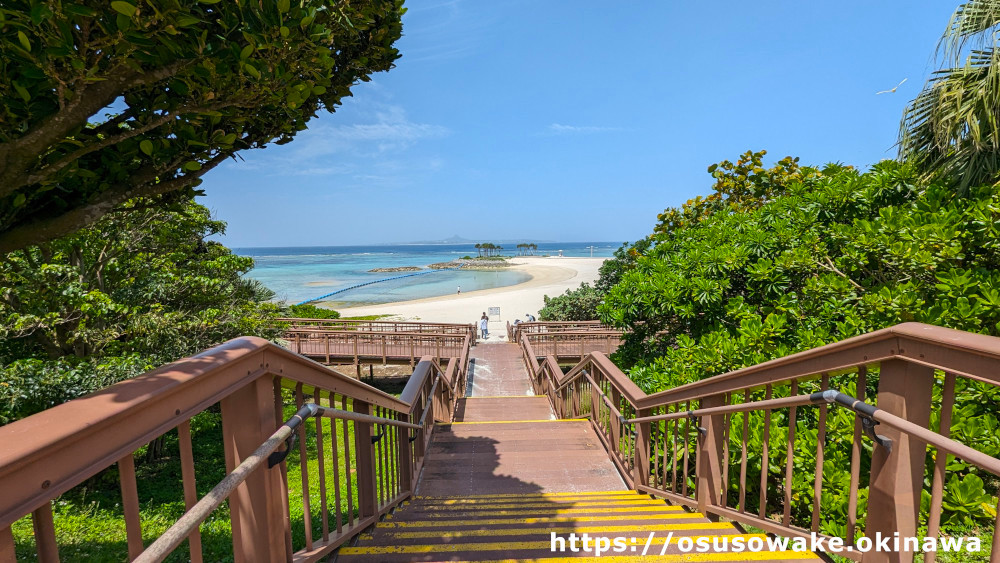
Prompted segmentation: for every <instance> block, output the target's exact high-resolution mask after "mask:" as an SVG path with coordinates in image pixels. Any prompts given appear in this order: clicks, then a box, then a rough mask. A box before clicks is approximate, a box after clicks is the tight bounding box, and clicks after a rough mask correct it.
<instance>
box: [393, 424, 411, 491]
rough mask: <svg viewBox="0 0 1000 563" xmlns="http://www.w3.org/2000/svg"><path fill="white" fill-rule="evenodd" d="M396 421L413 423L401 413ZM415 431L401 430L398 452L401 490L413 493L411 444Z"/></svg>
mask: <svg viewBox="0 0 1000 563" xmlns="http://www.w3.org/2000/svg"><path fill="white" fill-rule="evenodd" d="M396 420H401V421H403V422H412V421H411V420H410V417H409V415H406V414H403V413H399V414H398V415H397V416H396ZM412 432H413V430H411V429H409V428H400V429H399V444H398V445H399V448H398V451H397V455H398V463H397V465H396V466H397V467H398V468H399V469H398V471H399V475H398V477H399V490H400V491H403V492H406V491H410V492H411V493H412V492H413V444H412V443H411V442H410V434H411V433H412Z"/></svg>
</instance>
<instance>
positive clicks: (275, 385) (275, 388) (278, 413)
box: [272, 377, 292, 560]
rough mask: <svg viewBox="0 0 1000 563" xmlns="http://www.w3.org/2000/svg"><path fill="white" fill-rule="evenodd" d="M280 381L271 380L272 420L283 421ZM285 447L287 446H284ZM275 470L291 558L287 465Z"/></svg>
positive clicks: (286, 553) (285, 463)
mask: <svg viewBox="0 0 1000 563" xmlns="http://www.w3.org/2000/svg"><path fill="white" fill-rule="evenodd" d="M281 381H282V378H280V377H275V378H274V379H273V380H272V393H273V395H274V420H276V421H277V420H285V414H284V409H285V404H284V402H283V400H282V396H281V388H282V385H281ZM286 447H287V446H286ZM277 470H278V471H280V472H281V478H280V479H278V487H279V491H280V493H279V495H278V499H279V502H280V503H281V516H282V518H281V520H282V522H283V524H284V528H285V529H284V536H285V556H286V557H285V558H286V560H287V559H291V558H292V524H291V517H290V507H289V500H288V464H287V462H286V461H282V462H281V463H279V464H278V466H277Z"/></svg>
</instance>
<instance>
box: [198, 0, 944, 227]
mask: <svg viewBox="0 0 1000 563" xmlns="http://www.w3.org/2000/svg"><path fill="white" fill-rule="evenodd" d="M957 5H958V2H957V1H955V0H952V1H947V2H946V1H940V0H936V1H929V0H927V1H923V0H905V1H904V0H876V1H874V2H873V1H871V0H867V1H856V0H839V1H837V2H833V1H807V2H803V1H801V0H797V1H766V0H765V1H759V2H727V1H723V2H666V1H660V2H651V1H646V2H596V1H590V0H574V1H573V2H568V1H567V2H556V1H514V0H511V1H495V2H486V1H482V0H451V1H440V0H420V1H417V0H411V1H410V2H407V6H408V8H409V11H408V13H407V14H406V15H405V16H404V20H403V23H404V28H403V33H404V37H403V38H402V39H401V40H400V41H399V42H398V43H397V46H398V48H399V49H400V51H401V52H402V54H403V57H402V58H401V59H400V60H399V61H397V66H396V68H395V69H393V70H391V71H390V72H388V73H382V74H377V75H375V77H374V80H373V81H372V82H370V83H366V84H361V85H359V86H356V87H355V89H354V97H353V98H351V99H349V100H347V101H346V102H345V104H344V105H343V106H342V107H341V108H339V109H338V111H337V112H336V113H335V114H328V115H323V116H322V117H320V118H318V119H316V120H314V121H313V122H312V124H311V125H310V128H309V130H308V131H305V132H302V133H300V134H299V136H298V137H297V138H296V140H295V141H293V142H292V143H290V144H288V145H284V146H270V147H268V148H267V149H264V150H258V151H249V152H245V153H243V154H242V156H243V158H244V159H245V160H244V161H241V162H232V163H227V164H224V165H222V166H220V167H219V168H217V169H215V170H213V171H212V172H210V173H209V174H208V175H206V177H205V182H204V184H203V185H202V188H203V189H205V190H206V192H207V194H208V195H207V196H206V197H204V198H201V199H200V201H201V203H203V204H205V205H207V206H209V207H210V208H211V209H212V210H213V211H214V212H215V213H216V215H217V216H218V217H219V218H220V219H223V220H225V221H227V222H228V223H229V231H228V234H227V236H226V237H225V238H224V239H223V241H224V242H225V243H226V244H227V245H229V246H235V247H241V246H298V245H348V244H372V243H384V242H403V241H414V240H431V239H441V238H446V237H449V236H452V235H456V234H457V235H460V236H462V237H465V238H470V239H476V240H496V239H538V240H559V241H592V240H606V241H626V240H628V241H632V240H635V239H637V238H640V237H642V236H645V235H646V234H648V233H649V232H651V231H652V227H653V224H654V223H655V219H656V215H657V213H660V212H661V211H662V210H663V209H664V208H666V207H671V206H677V205H680V204H682V203H683V202H684V201H686V200H688V199H690V198H692V197H694V196H696V195H699V194H705V193H708V192H709V191H710V187H711V178H710V177H709V176H708V174H707V173H706V171H705V169H706V168H707V167H708V166H709V165H710V164H712V163H714V162H718V161H720V160H724V159H730V160H734V159H735V158H736V157H737V156H738V155H739V154H741V153H742V152H744V151H746V150H748V149H754V150H759V149H766V150H767V151H768V156H769V159H771V160H772V161H773V160H776V159H779V158H781V157H783V156H786V155H792V156H799V157H801V159H802V162H803V163H808V164H823V163H826V162H837V161H839V162H843V163H846V164H853V165H856V166H862V167H864V166H868V165H870V164H872V163H875V162H878V161H879V160H881V159H883V158H891V157H893V156H894V155H895V149H894V147H893V145H894V143H895V140H896V133H897V129H898V125H899V119H900V116H901V114H902V111H903V108H904V106H905V104H906V102H907V101H909V100H910V99H912V98H913V97H914V96H915V95H916V94H917V92H918V91H919V89H920V88H921V86H922V85H923V83H924V81H925V80H926V78H927V76H928V75H929V73H930V72H931V71H932V70H933V67H932V65H933V60H932V54H933V51H934V48H935V46H936V42H937V39H938V38H939V37H940V34H941V32H942V31H943V29H944V27H945V25H946V23H947V21H948V18H949V16H950V15H951V13H952V11H953V10H954V9H955V7H956V6H957ZM904 78H906V79H907V81H906V82H905V83H904V84H903V85H901V86H900V87H899V89H898V90H897V91H896V92H895V93H892V94H882V95H876V92H877V91H880V90H887V89H890V88H892V87H893V86H895V85H896V84H897V83H899V82H900V81H901V80H903V79H904Z"/></svg>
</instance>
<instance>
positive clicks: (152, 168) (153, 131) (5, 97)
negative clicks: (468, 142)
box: [0, 0, 405, 252]
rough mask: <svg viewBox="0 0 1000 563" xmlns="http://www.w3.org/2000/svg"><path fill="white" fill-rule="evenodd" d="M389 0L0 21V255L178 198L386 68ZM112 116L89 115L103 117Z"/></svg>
mask: <svg viewBox="0 0 1000 563" xmlns="http://www.w3.org/2000/svg"><path fill="white" fill-rule="evenodd" d="M404 11H405V10H404V9H403V8H402V0H345V1H342V2H337V3H335V4H333V5H331V4H330V3H328V2H324V1H322V0H304V1H302V2H288V1H287V0H281V1H278V2H239V1H232V2H229V1H227V2H218V1H205V0H200V1H198V0H169V1H166V2H149V3H147V2H135V1H134V0H119V1H115V2H111V3H110V9H109V4H108V2H105V1H103V0H102V1H97V0H80V1H75V2H38V1H33V0H10V1H7V2H4V3H3V5H2V6H0V252H2V251H9V250H14V249H18V248H22V247H23V246H25V245H26V244H34V243H39V242H43V241H47V240H51V239H52V238H54V237H56V236H61V235H66V234H68V233H71V232H72V231H74V230H76V229H78V228H80V227H83V226H84V225H87V224H89V223H91V222H93V221H94V220H96V219H97V218H99V217H100V216H102V215H104V214H105V213H107V212H109V211H110V210H111V209H113V208H114V207H116V206H118V205H120V204H122V203H124V202H125V201H127V200H129V199H132V198H135V197H140V196H145V197H153V196H156V197H160V196H166V195H169V194H173V200H177V198H179V197H180V198H183V197H188V196H190V195H192V190H193V187H194V186H197V185H198V184H199V183H200V177H201V176H202V175H203V174H204V173H205V172H207V171H208V170H210V169H212V168H213V167H215V166H216V165H218V164H219V163H220V162H222V161H223V160H225V159H226V158H229V157H231V156H232V155H234V154H235V152H236V151H238V150H243V149H252V148H260V147H264V146H265V145H266V144H267V143H270V142H277V143H278V144H281V143H286V142H289V141H290V140H291V139H292V138H293V137H294V136H295V134H296V133H297V132H298V131H301V130H303V129H305V128H306V124H307V122H308V121H309V120H310V119H312V118H313V117H315V116H316V115H317V113H318V112H319V111H320V110H321V109H325V110H327V111H333V110H334V108H335V107H336V106H337V105H339V104H340V103H341V100H342V99H343V98H344V97H345V96H350V95H351V87H352V86H353V85H354V84H356V83H357V82H358V81H367V80H369V75H370V74H372V73H373V72H378V71H386V70H389V69H390V68H392V66H393V61H395V60H396V59H397V58H398V57H399V53H398V51H397V50H396V49H395V48H394V47H393V43H394V42H395V41H396V40H397V39H398V38H399V37H400V35H401V32H402V26H401V21H400V18H401V16H402V13H403V12H404ZM109 106H110V109H111V111H113V112H114V113H113V114H111V115H100V114H101V112H102V111H108V109H109Z"/></svg>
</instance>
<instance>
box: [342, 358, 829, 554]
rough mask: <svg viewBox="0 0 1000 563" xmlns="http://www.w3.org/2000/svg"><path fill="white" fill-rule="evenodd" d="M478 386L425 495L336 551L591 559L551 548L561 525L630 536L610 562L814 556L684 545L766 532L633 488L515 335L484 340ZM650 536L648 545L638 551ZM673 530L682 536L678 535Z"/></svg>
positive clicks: (443, 428) (435, 462)
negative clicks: (542, 380) (541, 388)
mask: <svg viewBox="0 0 1000 563" xmlns="http://www.w3.org/2000/svg"><path fill="white" fill-rule="evenodd" d="M468 377H469V384H468V389H469V392H468V396H467V398H464V399H461V400H459V401H458V404H457V405H456V411H455V418H454V422H452V423H448V424H438V425H437V428H436V429H435V432H434V435H433V439H432V441H431V444H430V447H429V448H428V451H427V457H426V459H425V462H424V468H423V471H422V473H421V474H420V478H419V481H418V484H417V488H416V495H415V497H414V498H413V499H412V500H411V501H409V502H407V503H405V504H404V505H403V506H402V507H400V508H399V509H397V510H396V511H395V512H394V513H392V514H390V515H389V516H388V517H387V518H386V519H385V520H383V521H382V522H380V523H378V524H377V525H376V527H375V528H374V529H373V530H372V531H371V532H370V533H367V534H364V535H362V536H360V538H359V540H358V542H357V544H356V545H353V546H350V547H342V548H341V549H340V550H339V553H338V558H337V560H338V561H348V562H350V561H366V562H369V561H370V562H375V561H379V562H383V561H384V562H393V561H496V560H533V559H548V560H552V559H556V560H558V559H561V558H565V557H573V558H579V557H583V558H588V557H593V556H594V555H595V554H594V553H593V550H592V549H591V550H590V551H580V550H578V551H575V552H574V551H572V550H571V549H569V547H568V544H567V549H566V550H565V551H560V550H558V549H557V550H556V551H553V549H552V543H551V542H552V541H553V540H552V534H553V533H555V534H556V535H557V536H558V537H559V538H563V539H567V538H570V535H571V534H576V535H577V536H580V535H581V534H584V533H586V534H589V536H590V537H591V538H608V539H609V541H610V540H612V539H613V538H617V537H621V538H624V541H626V542H627V548H626V551H625V552H624V553H619V554H618V557H609V555H615V554H614V553H611V552H606V553H604V554H602V555H603V556H602V557H600V558H599V559H597V560H601V561H620V560H626V561H633V560H634V561H689V560H691V561H762V560H765V561H766V560H781V561H799V560H810V561H815V560H816V558H815V557H814V556H813V555H812V554H811V553H805V554H802V553H794V552H781V553H757V554H753V553H743V554H739V557H736V558H734V557H733V554H718V555H716V554H704V553H702V554H697V556H696V557H695V558H693V559H688V557H689V556H690V554H684V553H681V551H680V549H679V547H678V545H677V541H678V539H679V538H680V537H683V536H709V537H719V536H725V537H727V538H729V539H734V538H736V537H740V538H743V540H744V541H745V540H747V539H749V538H752V537H754V538H763V536H762V535H759V534H749V535H748V534H744V533H743V532H741V531H740V530H738V529H737V528H736V527H734V526H733V525H732V524H728V523H719V522H711V521H709V520H708V519H707V518H705V517H704V516H703V515H701V514H699V513H696V512H690V511H688V510H687V509H685V508H683V507H680V506H673V505H669V504H667V503H666V502H665V501H663V500H659V499H654V498H651V497H650V496H648V495H643V494H640V493H636V492H634V491H629V490H627V489H626V486H625V483H624V481H623V480H622V478H621V476H620V475H619V473H618V471H617V469H616V468H615V466H614V464H613V463H612V462H611V460H610V458H609V457H608V454H607V452H606V450H605V449H604V447H603V446H602V444H601V441H600V439H599V438H598V436H597V434H596V433H595V432H594V430H593V427H592V426H591V424H590V422H589V421H588V420H586V419H581V420H559V419H556V416H555V413H554V412H553V411H552V409H551V407H550V406H549V402H548V400H547V398H545V397H540V396H533V395H531V383H530V381H529V379H528V373H527V370H526V369H525V366H524V364H523V362H522V360H521V354H520V350H519V349H518V347H517V346H516V345H515V344H512V343H486V344H480V345H479V346H477V347H476V348H475V349H474V351H473V354H472V361H471V364H470V368H469V376H468ZM650 534H653V540H652V544H651V547H650V548H649V550H650V553H648V554H647V555H646V556H642V555H641V553H639V552H640V551H641V550H642V549H643V547H644V546H645V545H646V542H647V541H649V540H648V538H649V537H650ZM670 534H672V535H670Z"/></svg>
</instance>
